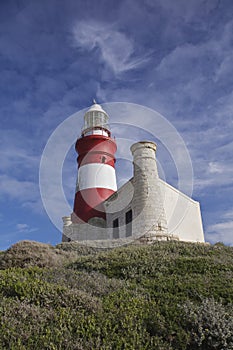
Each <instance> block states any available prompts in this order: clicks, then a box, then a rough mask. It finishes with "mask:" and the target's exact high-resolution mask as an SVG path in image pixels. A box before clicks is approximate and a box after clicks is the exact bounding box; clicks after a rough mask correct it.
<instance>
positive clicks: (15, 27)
mask: <svg viewBox="0 0 233 350" xmlns="http://www.w3.org/2000/svg"><path fill="white" fill-rule="evenodd" d="M232 18H233V2H232V0H189V1H187V0H143V1H138V0H119V1H111V0H110V1H109V0H108V1H107V0H106V1H101V0H99V1H88V0H87V1H81V0H66V1H62V0H41V1H36V0H1V2H0V69H1V75H0V118H1V137H0V223H1V233H0V249H6V248H7V247H9V246H10V245H11V244H12V243H14V242H16V241H18V240H22V239H32V240H39V241H42V242H48V243H51V244H55V243H58V242H60V240H61V233H60V232H59V230H58V229H57V228H56V227H55V226H54V223H53V222H52V221H53V220H52V221H51V217H49V216H48V215H47V213H46V210H45V208H44V205H43V202H42V199H41V194H40V187H39V170H40V164H41V156H42V154H43V150H44V148H45V146H46V143H47V142H48V140H50V139H51V135H52V133H53V132H54V130H58V129H59V126H60V127H61V125H65V126H66V131H65V132H63V133H61V134H59V133H57V134H56V140H55V141H54V140H53V141H54V143H53V152H54V155H53V157H52V159H49V160H48V164H49V166H48V172H49V174H48V175H49V177H50V180H49V182H50V184H49V185H48V189H46V181H45V182H44V183H43V189H42V192H43V193H47V196H48V198H47V199H48V200H50V204H51V203H52V204H51V206H52V207H53V208H54V211H53V213H52V215H53V216H54V217H56V215H57V219H56V220H57V221H60V222H61V218H60V215H61V211H62V210H63V208H62V207H61V208H60V200H59V197H56V191H57V189H56V186H57V183H58V182H59V181H60V180H59V181H58V180H57V173H56V171H55V170H53V167H55V168H56V167H57V166H58V164H59V161H60V160H59V159H57V158H56V157H57V155H58V154H59V155H61V153H62V152H63V151H64V149H65V150H66V152H65V159H64V160H63V163H62V166H63V168H62V170H61V171H62V179H63V190H64V194H65V197H66V200H67V202H68V203H69V205H70V206H72V200H73V196H74V188H75V177H76V164H75V161H76V155H75V152H74V150H73V148H72V147H71V145H72V143H73V142H74V139H75V137H76V136H78V134H79V130H80V127H81V125H82V112H81V114H80V113H76V112H78V111H80V110H83V109H85V108H87V107H88V106H90V105H91V104H92V99H93V98H96V99H97V101H98V102H99V103H107V104H106V109H107V110H108V112H109V114H110V115H111V121H112V123H113V130H114V122H115V123H118V122H121V123H125V124H129V126H128V127H127V128H126V127H123V126H122V124H121V125H120V127H117V126H116V125H115V131H116V134H117V133H118V135H116V136H117V137H118V138H120V137H121V131H122V130H124V133H123V132H122V138H123V139H124V142H125V144H126V143H127V142H128V141H127V133H128V134H130V135H134V136H133V137H130V140H131V138H132V139H133V140H136V141H137V138H139V137H144V134H143V133H144V130H141V129H143V128H142V127H143V120H144V118H145V128H146V129H147V130H153V133H152V134H153V135H154V134H156V135H155V136H156V138H157V139H158V143H159V142H160V141H161V140H160V136H161V135H162V133H164V130H163V132H162V131H161V133H160V132H159V130H160V127H161V125H160V123H159V122H158V121H159V118H157V119H156V117H154V116H153V113H152V114H151V115H150V113H149V112H148V113H149V114H148V116H144V114H143V113H144V112H145V109H144V110H143V109H142V108H141V107H139V112H140V111H141V112H142V113H141V116H140V113H138V114H137V113H136V112H135V109H134V111H132V110H130V108H129V111H128V114H127V111H126V110H124V108H123V107H122V106H125V105H127V103H129V104H132V105H130V106H134V107H135V104H138V105H142V106H145V108H148V111H149V109H150V110H154V111H157V112H158V113H159V114H160V115H162V116H163V117H164V118H165V120H166V121H167V123H168V124H169V125H172V127H174V130H176V135H175V137H174V139H175V141H174V150H175V149H176V147H179V146H178V144H176V141H177V134H178V135H180V136H181V138H182V140H184V142H185V145H186V147H187V150H188V152H189V155H190V157H191V160H192V169H193V177H192V179H191V180H192V182H193V192H192V197H193V198H194V199H196V200H198V201H200V203H201V208H202V216H203V223H204V229H205V236H206V240H208V241H210V242H211V243H215V242H218V241H222V242H224V243H225V244H229V245H233V64H232V62H233V19H232ZM110 102H111V103H112V102H123V104H116V108H115V107H114V104H110V105H108V103H110ZM140 108H141V109H140ZM121 110H122V114H121V117H119V116H118V117H119V119H118V118H117V114H119V112H120V111H121ZM116 111H117V113H116ZM75 113H76V114H75ZM72 115H73V117H71V118H69V117H70V116H72ZM67 118H68V119H67ZM67 120H68V121H70V123H71V124H69V123H68V124H69V125H68V124H67V122H66V121H67ZM74 121H77V130H74V129H75V127H74V125H75V124H74ZM156 122H157V124H156ZM61 123H65V124H61ZM161 123H162V122H161ZM133 125H134V126H135V128H134V127H133ZM137 127H140V128H141V129H140V130H141V131H140V132H141V133H142V135H140V132H139V129H138V128H137ZM57 128H58V129H57ZM69 128H70V129H69ZM59 130H60V129H59ZM63 130H64V129H63ZM67 130H68V131H69V130H70V132H67ZM59 135H61V137H60V139H59ZM153 135H152V136H153ZM163 135H164V134H163ZM168 137H170V140H169V142H170V141H171V139H172V137H171V135H170V136H168ZM138 140H139V139H138ZM169 142H168V143H169ZM128 143H130V142H128ZM164 143H165V148H166V141H165V142H163V144H164ZM177 149H178V148H177ZM121 151H122V150H121V147H119V157H120V156H121V153H120V152H121ZM66 153H67V154H66ZM45 155H46V153H44V158H43V159H45V158H46V157H45ZM50 155H51V149H50ZM167 157H168V156H167V155H166V152H163V150H162V147H161V152H160V153H159V151H158V162H159V164H160V169H161V170H160V171H161V173H163V174H165V178H166V180H167V181H168V182H170V183H171V184H172V185H176V182H177V181H176V180H177V179H176V176H174V175H173V171H174V169H175V166H176V161H175V160H174V159H173V162H175V166H173V167H172V166H169V164H170V163H172V162H169V161H167ZM171 158H172V157H171ZM43 164H44V163H43ZM119 165H121V166H119ZM129 167H130V166H129V161H128V159H126V160H124V159H122V161H119V163H118V171H119V174H120V176H119V178H118V182H119V183H122V182H124V180H125V179H127V178H128V176H130V175H129V173H130V170H129ZM42 180H43V179H42ZM188 180H189V179H186V181H188ZM191 180H190V181H191ZM51 184H53V191H52V190H51ZM44 195H45V194H44ZM50 197H51V198H50ZM67 214H69V213H67V212H64V213H63V214H62V215H67ZM50 216H51V215H50ZM58 226H59V225H58Z"/></svg>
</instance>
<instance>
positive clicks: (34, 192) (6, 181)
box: [0, 175, 39, 202]
mask: <svg viewBox="0 0 233 350" xmlns="http://www.w3.org/2000/svg"><path fill="white" fill-rule="evenodd" d="M0 195H1V197H3V196H6V197H7V198H10V199H13V200H16V201H19V202H24V201H28V200H30V201H34V200H36V198H37V197H38V196H39V188H38V185H36V184H35V183H34V182H31V181H21V180H18V179H16V178H14V177H13V176H8V175H0Z"/></svg>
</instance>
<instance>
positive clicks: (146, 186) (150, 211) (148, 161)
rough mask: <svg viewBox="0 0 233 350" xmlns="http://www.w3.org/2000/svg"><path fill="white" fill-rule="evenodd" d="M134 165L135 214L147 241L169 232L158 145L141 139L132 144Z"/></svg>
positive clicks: (139, 229)
mask: <svg viewBox="0 0 233 350" xmlns="http://www.w3.org/2000/svg"><path fill="white" fill-rule="evenodd" d="M130 149H131V152H132V154H133V165H134V179H133V184H134V198H133V207H134V216H135V217H138V218H139V219H138V220H137V226H138V227H137V230H138V232H145V228H146V232H147V233H146V235H145V236H144V237H145V238H146V239H147V240H151V241H152V240H154V239H156V237H157V235H161V234H162V235H163V234H165V235H167V221H166V216H165V211H164V203H163V200H162V196H161V191H160V185H159V176H158V169H157V164H156V158H155V152H156V144H155V143H154V142H152V141H141V142H137V143H135V144H133V145H132V146H131V148H130Z"/></svg>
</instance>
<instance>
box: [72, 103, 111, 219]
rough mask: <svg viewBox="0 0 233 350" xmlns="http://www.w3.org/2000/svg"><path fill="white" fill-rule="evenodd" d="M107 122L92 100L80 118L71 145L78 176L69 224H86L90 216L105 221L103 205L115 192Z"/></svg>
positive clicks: (97, 105) (106, 116)
mask: <svg viewBox="0 0 233 350" xmlns="http://www.w3.org/2000/svg"><path fill="white" fill-rule="evenodd" d="M108 119H109V117H108V115H107V113H106V112H105V111H104V110H103V109H102V107H101V106H100V105H99V104H97V103H96V102H95V101H94V104H93V105H92V106H91V107H90V108H89V109H88V111H87V112H86V113H85V115H84V127H83V129H82V135H81V137H80V138H78V140H77V142H76V145H75V149H76V151H77V153H78V158H77V162H78V177H77V185H76V194H75V199H74V209H73V213H72V222H76V223H80V222H88V220H90V219H91V218H93V217H99V218H103V219H105V211H104V206H103V202H104V201H105V200H106V199H107V198H108V197H109V196H110V195H111V194H112V193H114V192H115V191H116V190H117V186H116V174H115V152H116V149H117V146H116V142H115V140H114V139H113V138H111V132H110V130H109V126H108Z"/></svg>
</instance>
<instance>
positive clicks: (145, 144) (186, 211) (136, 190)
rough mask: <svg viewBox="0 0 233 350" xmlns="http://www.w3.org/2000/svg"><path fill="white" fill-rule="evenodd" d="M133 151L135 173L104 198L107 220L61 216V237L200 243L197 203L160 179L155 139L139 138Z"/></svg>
mask: <svg viewBox="0 0 233 350" xmlns="http://www.w3.org/2000/svg"><path fill="white" fill-rule="evenodd" d="M131 152H132V155H133V168H134V172H133V178H132V179H130V180H129V181H128V182H127V183H125V184H124V185H123V186H122V187H121V188H119V189H118V190H117V191H116V192H115V193H113V194H112V195H111V196H110V197H109V198H108V199H107V200H105V201H104V203H103V208H104V209H103V210H104V211H105V214H106V215H105V216H106V219H103V218H100V217H93V218H91V219H90V220H89V221H88V222H87V223H75V222H72V216H68V217H64V218H63V222H64V228H63V237H62V240H63V241H80V242H84V241H86V242H87V241H92V243H94V242H99V243H101V244H103V245H106V246H108V245H111V244H117V242H119V244H121V243H122V242H123V243H125V242H127V241H129V242H130V241H132V240H134V241H135V240H137V241H139V242H142V243H144V242H145V243H152V242H153V241H155V240H180V241H187V242H204V233H203V226H202V218H201V211H200V205H199V203H198V202H196V201H194V200H193V199H191V198H189V197H188V196H186V195H185V194H183V193H181V192H180V191H178V190H177V189H175V188H174V187H172V186H171V185H169V184H167V183H166V182H164V181H162V180H161V179H160V178H159V176H158V171H157V164H156V144H155V143H154V142H151V141H141V142H137V143H135V144H133V145H132V146H131Z"/></svg>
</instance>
